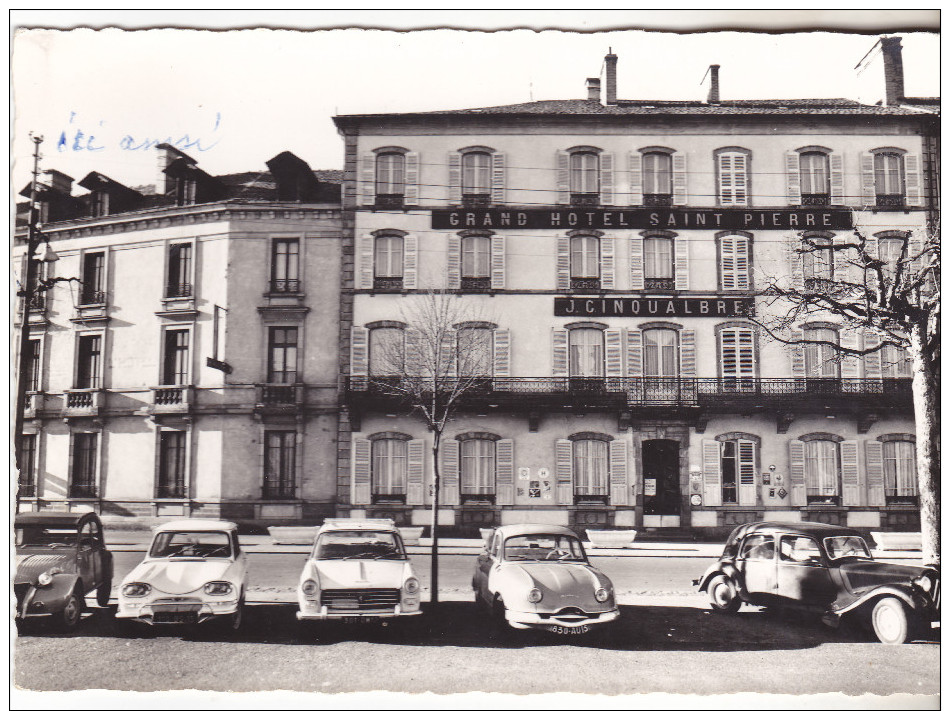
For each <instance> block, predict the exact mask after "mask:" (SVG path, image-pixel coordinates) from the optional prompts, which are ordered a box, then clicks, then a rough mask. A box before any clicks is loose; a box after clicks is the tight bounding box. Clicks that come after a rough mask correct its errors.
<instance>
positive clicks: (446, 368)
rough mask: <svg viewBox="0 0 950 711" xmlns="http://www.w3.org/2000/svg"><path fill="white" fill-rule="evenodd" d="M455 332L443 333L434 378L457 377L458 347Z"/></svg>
mask: <svg viewBox="0 0 950 711" xmlns="http://www.w3.org/2000/svg"><path fill="white" fill-rule="evenodd" d="M455 336H456V334H455V331H452V332H449V333H443V334H442V338H441V340H440V342H439V370H438V373H436V376H437V377H438V378H439V379H440V380H442V379H444V378H455V377H456V376H457V375H458V347H457V343H456V337H455Z"/></svg>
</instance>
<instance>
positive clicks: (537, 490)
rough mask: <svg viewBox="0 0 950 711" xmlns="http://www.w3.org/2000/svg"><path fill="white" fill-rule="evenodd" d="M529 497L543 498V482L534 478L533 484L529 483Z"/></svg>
mask: <svg viewBox="0 0 950 711" xmlns="http://www.w3.org/2000/svg"><path fill="white" fill-rule="evenodd" d="M528 498H531V499H540V498H541V482H540V481H537V480H533V481H532V482H531V484H529V485H528Z"/></svg>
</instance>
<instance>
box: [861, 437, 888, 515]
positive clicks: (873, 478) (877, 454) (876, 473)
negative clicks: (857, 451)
mask: <svg viewBox="0 0 950 711" xmlns="http://www.w3.org/2000/svg"><path fill="white" fill-rule="evenodd" d="M864 464H865V467H866V468H867V479H866V481H867V491H868V506H884V505H886V504H887V499H886V498H885V495H884V443H883V442H875V441H874V440H865V441H864Z"/></svg>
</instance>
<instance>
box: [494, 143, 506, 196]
mask: <svg viewBox="0 0 950 711" xmlns="http://www.w3.org/2000/svg"><path fill="white" fill-rule="evenodd" d="M491 201H492V202H493V203H494V204H496V205H502V204H504V203H505V154H504V153H492V156H491Z"/></svg>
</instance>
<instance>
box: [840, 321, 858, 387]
mask: <svg viewBox="0 0 950 711" xmlns="http://www.w3.org/2000/svg"><path fill="white" fill-rule="evenodd" d="M838 334H839V336H838V337H839V339H840V344H841V347H842V348H851V349H852V350H859V349H860V348H861V346H860V344H859V343H858V332H857V331H856V330H854V329H851V328H847V329H842V330H841V331H839V332H838ZM860 362H861V361H860V359H859V357H858V356H853V355H847V354H844V353H842V354H841V377H842V378H859V377H861V374H860V367H859V366H860Z"/></svg>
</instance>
